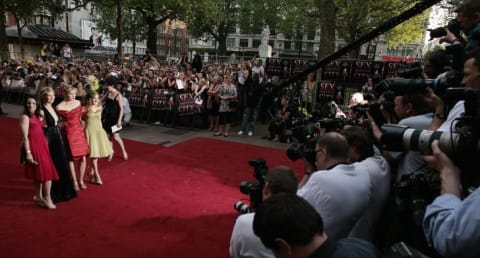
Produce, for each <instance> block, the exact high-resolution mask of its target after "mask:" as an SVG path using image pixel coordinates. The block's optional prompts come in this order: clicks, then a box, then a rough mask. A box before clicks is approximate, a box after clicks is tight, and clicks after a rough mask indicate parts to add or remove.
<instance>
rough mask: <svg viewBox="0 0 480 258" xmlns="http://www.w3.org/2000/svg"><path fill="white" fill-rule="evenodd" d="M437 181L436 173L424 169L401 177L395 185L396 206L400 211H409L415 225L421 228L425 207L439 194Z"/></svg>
mask: <svg viewBox="0 0 480 258" xmlns="http://www.w3.org/2000/svg"><path fill="white" fill-rule="evenodd" d="M433 175H435V176H433ZM439 180H440V178H439V176H438V174H437V173H435V172H433V171H431V170H430V171H428V170H427V169H425V170H418V171H415V172H413V173H411V174H409V175H403V176H402V178H401V179H400V181H399V182H398V183H396V184H395V195H396V197H397V199H398V200H399V204H398V206H399V207H400V209H401V210H407V211H410V214H411V216H412V219H413V222H414V223H415V225H417V226H422V222H423V217H424V215H425V209H426V207H427V205H428V204H429V203H431V202H432V201H433V200H434V198H435V196H437V195H438V194H439V193H440V181H439Z"/></svg>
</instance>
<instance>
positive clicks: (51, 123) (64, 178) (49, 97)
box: [40, 87, 77, 202]
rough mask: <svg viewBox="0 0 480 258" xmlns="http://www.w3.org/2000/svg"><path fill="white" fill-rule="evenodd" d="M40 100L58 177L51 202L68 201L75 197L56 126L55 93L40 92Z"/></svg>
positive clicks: (62, 145) (58, 130) (63, 148)
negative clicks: (53, 104)
mask: <svg viewBox="0 0 480 258" xmlns="http://www.w3.org/2000/svg"><path fill="white" fill-rule="evenodd" d="M40 100H41V102H42V110H43V113H44V116H45V125H46V127H44V129H43V130H44V132H45V136H46V137H47V141H48V148H49V149H50V156H51V158H52V161H53V164H54V165H55V168H56V169H57V173H58V176H59V180H58V181H53V183H52V190H51V196H52V201H53V202H60V201H68V200H70V199H71V198H75V197H76V196H77V192H76V191H75V189H74V187H73V183H72V179H71V177H70V171H69V168H68V161H67V155H66V153H65V145H64V144H63V138H62V135H61V133H60V129H59V128H58V126H57V124H58V121H59V116H58V115H57V113H56V111H55V108H53V106H52V103H53V102H54V100H55V92H54V91H53V89H52V88H50V87H45V88H42V89H41V90H40Z"/></svg>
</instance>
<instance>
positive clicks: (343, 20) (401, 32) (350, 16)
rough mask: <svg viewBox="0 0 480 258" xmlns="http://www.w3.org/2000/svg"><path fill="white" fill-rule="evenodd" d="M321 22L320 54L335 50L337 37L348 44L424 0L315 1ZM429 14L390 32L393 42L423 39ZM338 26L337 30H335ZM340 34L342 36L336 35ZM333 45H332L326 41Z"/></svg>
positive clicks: (355, 52) (389, 40)
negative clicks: (333, 44)
mask: <svg viewBox="0 0 480 258" xmlns="http://www.w3.org/2000/svg"><path fill="white" fill-rule="evenodd" d="M315 1H316V4H317V7H318V10H319V13H320V22H321V36H320V38H321V39H320V41H321V42H320V50H319V56H325V54H326V53H328V52H331V51H333V50H334V49H332V47H333V46H332V45H331V44H332V42H334V40H335V38H339V39H342V40H343V41H345V42H346V43H347V44H348V43H351V42H353V41H354V40H356V39H358V38H359V37H360V36H361V35H363V34H365V33H367V32H369V31H371V30H372V29H373V28H375V27H377V26H380V25H381V24H382V23H383V22H384V21H386V20H388V19H389V18H391V17H394V16H396V15H398V14H400V13H401V12H403V11H405V10H406V9H408V8H410V7H411V6H412V5H413V4H415V3H417V2H419V1H420V0H385V1H377V0H315ZM425 17H426V14H423V16H420V17H415V18H413V19H412V20H410V21H408V22H406V23H403V24H400V25H399V26H397V27H396V28H395V30H394V31H390V32H387V39H388V42H389V43H390V44H400V43H401V42H406V41H410V42H412V41H414V42H418V41H420V39H421V38H422V35H423V29H424V20H425ZM333 28H335V31H332V30H333ZM336 33H338V35H336ZM325 43H326V44H330V45H329V46H328V47H326V46H324V44H325ZM358 55H359V49H356V50H354V51H352V52H351V54H350V56H351V57H352V58H357V57H358Z"/></svg>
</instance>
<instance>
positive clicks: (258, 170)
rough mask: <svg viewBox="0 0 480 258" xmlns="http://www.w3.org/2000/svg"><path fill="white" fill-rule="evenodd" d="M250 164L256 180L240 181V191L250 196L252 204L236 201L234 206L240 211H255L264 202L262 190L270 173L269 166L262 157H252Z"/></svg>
mask: <svg viewBox="0 0 480 258" xmlns="http://www.w3.org/2000/svg"><path fill="white" fill-rule="evenodd" d="M248 164H249V165H250V166H251V167H253V176H254V177H255V179H256V181H254V182H251V181H242V182H241V183H240V192H241V193H243V194H246V195H248V196H249V197H250V205H248V204H247V203H245V202H243V201H237V202H235V203H234V205H233V208H234V209H235V210H236V211H238V212H239V213H249V212H254V211H255V209H257V207H258V206H259V205H260V204H261V203H262V199H263V195H262V190H263V187H264V186H265V177H266V176H267V173H268V167H267V165H266V163H265V160H264V159H262V158H255V159H251V160H249V161H248Z"/></svg>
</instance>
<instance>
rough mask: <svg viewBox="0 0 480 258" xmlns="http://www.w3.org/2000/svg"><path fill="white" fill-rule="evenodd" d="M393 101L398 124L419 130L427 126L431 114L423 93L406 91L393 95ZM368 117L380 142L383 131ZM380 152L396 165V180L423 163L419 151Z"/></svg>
mask: <svg viewBox="0 0 480 258" xmlns="http://www.w3.org/2000/svg"><path fill="white" fill-rule="evenodd" d="M394 103H395V107H394V110H395V114H396V116H397V117H398V118H399V119H401V120H400V121H399V122H398V124H399V125H404V126H408V127H410V128H414V129H420V130H423V129H427V128H428V126H429V125H430V123H431V121H432V117H433V114H432V112H431V108H430V106H429V104H428V102H427V99H426V98H425V96H424V94H420V93H408V94H404V95H402V96H395V99H394ZM368 117H369V119H368V120H369V121H370V126H371V129H372V133H373V135H374V137H375V140H376V141H377V142H380V141H381V138H382V136H383V132H382V131H381V129H380V128H379V126H378V125H377V124H376V123H375V121H374V120H373V119H372V118H371V117H370V116H368ZM382 154H383V156H384V157H385V158H387V160H388V161H390V162H392V163H393V164H397V165H398V167H397V170H396V171H397V180H396V182H398V181H400V179H401V177H402V176H403V175H408V174H411V173H413V172H415V171H417V170H418V169H420V168H421V167H423V165H424V163H423V161H422V160H421V157H420V153H419V152H416V151H406V152H389V151H385V150H384V151H383V152H382Z"/></svg>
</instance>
